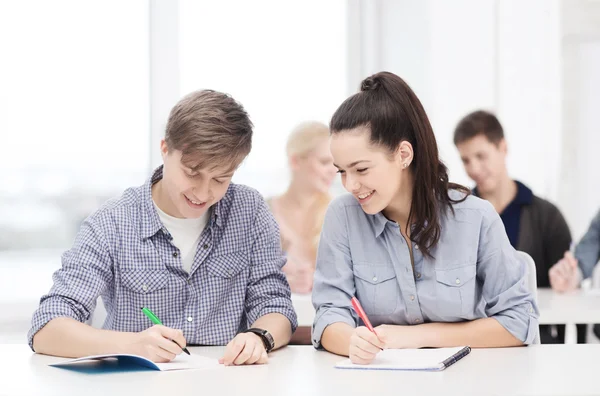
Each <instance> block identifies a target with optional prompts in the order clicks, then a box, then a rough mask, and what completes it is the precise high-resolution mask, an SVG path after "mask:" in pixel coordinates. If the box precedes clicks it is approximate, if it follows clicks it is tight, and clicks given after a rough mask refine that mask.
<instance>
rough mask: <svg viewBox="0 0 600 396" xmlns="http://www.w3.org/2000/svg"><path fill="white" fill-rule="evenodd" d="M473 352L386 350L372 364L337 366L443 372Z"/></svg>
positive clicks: (341, 366)
mask: <svg viewBox="0 0 600 396" xmlns="http://www.w3.org/2000/svg"><path fill="white" fill-rule="evenodd" d="M470 352H471V348H470V347H468V346H465V347H455V348H435V349H385V350H383V351H381V352H379V353H378V354H377V357H376V358H375V360H373V362H371V364H368V365H364V364H354V363H352V362H351V361H350V359H346V360H343V361H341V362H339V363H338V364H336V365H335V367H336V368H339V369H355V370H410V371H441V370H445V369H446V368H448V367H450V366H452V365H453V364H454V363H456V362H458V361H459V360H461V359H462V358H464V357H465V356H467V355H468V354H469V353H470Z"/></svg>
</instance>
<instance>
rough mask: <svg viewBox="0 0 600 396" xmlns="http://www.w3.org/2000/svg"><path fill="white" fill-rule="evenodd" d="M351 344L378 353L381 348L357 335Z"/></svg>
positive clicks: (368, 351)
mask: <svg viewBox="0 0 600 396" xmlns="http://www.w3.org/2000/svg"><path fill="white" fill-rule="evenodd" d="M352 344H353V345H354V346H355V347H357V348H359V349H361V350H363V351H365V352H367V353H378V352H381V349H382V348H379V347H377V346H375V345H373V344H371V343H370V342H369V341H367V340H364V339H362V338H359V337H356V340H355V341H354V342H353V343H352Z"/></svg>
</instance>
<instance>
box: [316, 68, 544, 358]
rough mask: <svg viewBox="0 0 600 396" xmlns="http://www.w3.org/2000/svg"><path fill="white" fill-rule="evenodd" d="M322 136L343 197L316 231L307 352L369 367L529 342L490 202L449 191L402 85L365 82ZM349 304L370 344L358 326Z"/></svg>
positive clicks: (529, 301) (529, 310)
mask: <svg viewBox="0 0 600 396" xmlns="http://www.w3.org/2000/svg"><path fill="white" fill-rule="evenodd" d="M330 127H331V132H332V139H331V153H332V155H333V158H334V162H335V164H336V167H337V168H338V170H339V172H340V173H341V177H342V183H343V184H344V187H345V188H346V190H348V192H350V194H347V195H343V196H341V197H338V198H336V199H334V200H333V201H332V203H331V204H330V206H329V209H328V211H327V214H326V216H325V221H324V224H323V231H322V233H321V240H320V243H319V251H318V256H317V269H316V272H315V279H314V282H315V283H314V289H313V304H314V306H315V309H316V315H315V321H314V324H313V344H314V346H315V347H317V348H321V347H322V348H325V349H326V350H328V351H330V352H333V353H336V354H339V355H348V356H350V359H351V360H352V361H353V362H354V363H359V364H368V363H370V362H371V361H373V359H374V358H375V357H376V355H377V353H378V352H380V351H381V350H382V349H383V348H421V347H451V346H461V345H470V346H471V347H508V346H519V345H523V344H530V343H532V342H534V339H535V336H536V329H537V326H538V310H537V307H536V305H535V301H534V298H533V295H532V293H531V292H530V291H528V290H527V287H526V285H525V281H524V280H525V277H526V276H527V273H526V268H525V267H524V266H523V265H522V264H521V262H520V261H519V258H518V255H517V253H516V252H515V250H514V248H513V247H512V246H511V245H510V242H509V240H508V238H507V236H506V231H505V230H504V227H503V226H502V223H501V221H500V218H499V216H498V214H497V213H496V211H494V208H493V207H492V206H491V205H490V203H489V202H486V201H484V200H481V199H479V198H476V197H473V196H471V195H470V194H469V190H468V189H467V188H465V187H462V186H459V185H456V184H453V183H449V181H448V171H447V168H446V166H444V164H443V163H442V162H441V161H440V159H439V156H438V147H437V143H436V140H435V135H434V133H433V130H432V128H431V124H430V123H429V119H428V117H427V115H426V113H425V110H424V109H423V106H422V105H421V102H420V101H419V99H418V98H417V97H416V95H415V93H414V92H413V91H412V90H411V89H410V88H409V86H408V85H407V84H406V83H405V82H404V81H403V80H402V79H401V78H400V77H398V76H396V75H394V74H391V73H387V72H382V73H378V74H375V75H373V76H371V77H369V78H367V79H365V80H364V81H363V82H362V85H361V92H359V93H357V94H355V95H353V96H351V97H350V98H348V99H347V100H346V101H345V102H344V103H342V105H341V106H340V107H339V108H338V109H337V111H336V112H335V114H334V115H333V118H332V120H331V124H330ZM353 296H356V297H357V298H358V300H359V301H360V302H361V303H362V306H363V308H364V310H365V312H366V315H367V317H368V318H369V319H370V321H371V323H372V324H373V325H374V326H376V327H375V331H376V334H375V333H373V332H371V331H369V330H368V329H367V327H365V326H362V323H361V321H360V320H359V318H358V316H357V314H356V313H355V312H354V310H353V309H352V306H351V302H350V299H351V297H353Z"/></svg>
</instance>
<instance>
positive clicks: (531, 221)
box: [454, 110, 585, 343]
mask: <svg viewBox="0 0 600 396" xmlns="http://www.w3.org/2000/svg"><path fill="white" fill-rule="evenodd" d="M454 144H455V145H456V147H457V149H458V151H459V153H460V157H461V159H462V162H463V165H464V167H465V171H466V172H467V175H469V177H470V178H471V179H472V180H473V181H474V182H475V188H474V189H473V195H475V196H478V197H480V198H483V199H485V200H487V201H489V202H490V203H491V204H492V205H493V206H494V208H495V209H496V212H498V213H499V214H500V218H501V219H502V222H503V224H504V228H505V229H506V233H507V234H508V239H509V241H510V243H511V245H512V246H513V247H514V248H515V249H517V250H521V251H524V252H526V253H528V254H529V255H530V256H531V257H532V258H533V260H534V261H535V265H536V278H537V285H538V287H550V279H549V277H548V270H549V269H550V267H551V266H552V265H553V264H554V263H556V262H557V261H558V260H559V259H560V258H561V257H562V256H563V252H564V251H565V250H568V249H569V244H570V243H571V233H570V231H569V227H568V226H567V223H566V222H565V219H564V217H563V215H562V214H561V213H560V211H559V210H558V208H557V207H556V206H554V205H553V204H552V203H550V202H548V201H546V200H544V199H542V198H540V197H538V196H536V195H534V194H533V192H532V191H531V189H530V188H528V187H527V186H526V185H524V184H523V183H521V182H519V181H517V180H513V179H512V178H511V177H510V176H509V175H508V169H507V166H506V155H507V151H508V148H507V143H506V139H505V138H504V131H503V129H502V125H501V124H500V121H498V118H496V116H495V115H494V114H492V113H489V112H487V111H482V110H479V111H475V112H473V113H470V114H468V115H466V116H465V117H464V118H463V119H462V120H461V121H460V122H459V123H458V125H457V126H456V129H455V131H454ZM564 328H565V327H564V325H561V326H550V325H542V326H540V338H541V342H542V343H563V342H564ZM581 331H583V332H584V331H585V330H584V329H583V330H581ZM583 335H584V333H582V336H583Z"/></svg>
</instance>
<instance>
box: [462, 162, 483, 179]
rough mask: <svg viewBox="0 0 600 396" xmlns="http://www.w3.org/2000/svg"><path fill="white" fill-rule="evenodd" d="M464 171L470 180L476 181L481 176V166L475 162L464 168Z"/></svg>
mask: <svg viewBox="0 0 600 396" xmlns="http://www.w3.org/2000/svg"><path fill="white" fill-rule="evenodd" d="M466 171H467V174H468V175H469V177H470V178H471V179H477V178H478V177H479V175H480V174H481V166H480V165H479V164H477V163H476V162H475V161H471V162H470V163H469V165H467V166H466Z"/></svg>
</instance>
